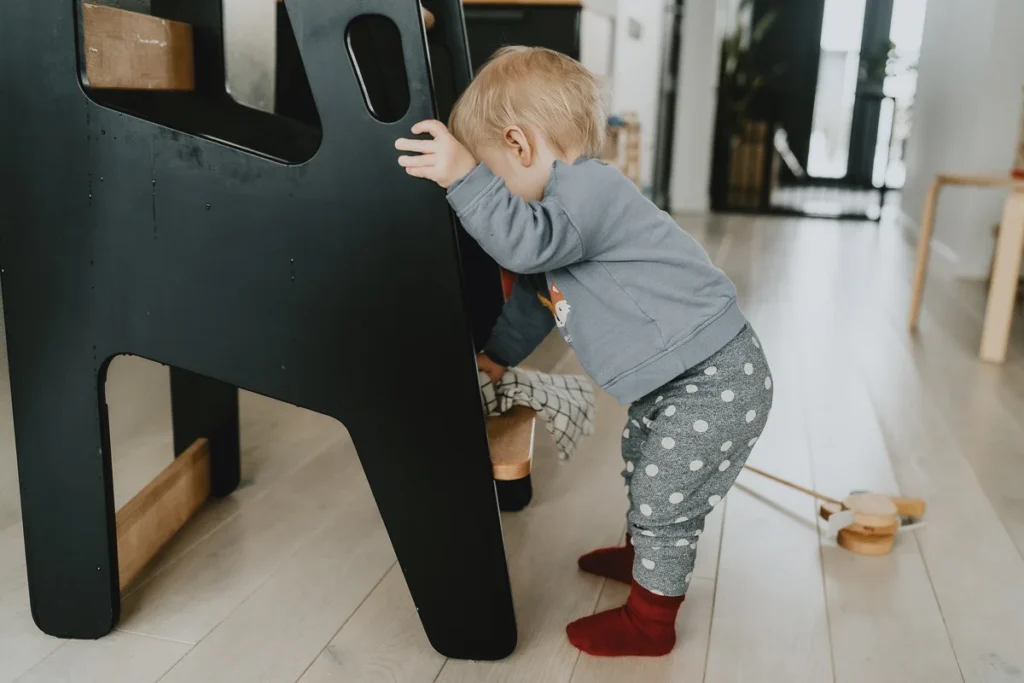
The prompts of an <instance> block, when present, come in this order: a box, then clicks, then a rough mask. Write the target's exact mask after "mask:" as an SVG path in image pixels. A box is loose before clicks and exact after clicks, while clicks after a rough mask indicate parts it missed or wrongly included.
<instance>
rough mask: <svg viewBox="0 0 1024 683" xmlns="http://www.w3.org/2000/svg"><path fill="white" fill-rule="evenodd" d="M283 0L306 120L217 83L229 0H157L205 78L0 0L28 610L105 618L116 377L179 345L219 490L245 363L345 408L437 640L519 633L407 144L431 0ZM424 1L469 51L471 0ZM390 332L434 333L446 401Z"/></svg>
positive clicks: (442, 225)
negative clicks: (390, 101) (375, 93)
mask: <svg viewBox="0 0 1024 683" xmlns="http://www.w3.org/2000/svg"><path fill="white" fill-rule="evenodd" d="M286 5H287V11H288V14H289V15H290V17H291V22H290V23H291V26H292V27H294V28H295V38H296V40H295V46H296V50H297V54H298V55H300V56H301V63H302V65H303V66H304V70H305V74H306V76H307V77H308V84H309V92H310V93H311V95H312V98H313V101H314V102H315V110H316V111H317V112H318V121H310V120H303V117H302V116H301V115H297V114H296V115H293V117H291V118H288V117H282V116H271V115H266V114H263V113H260V112H253V111H252V110H246V109H245V108H244V107H240V106H236V105H234V104H233V103H232V102H230V101H228V99H226V98H225V97H223V96H222V93H223V49H222V48H218V45H219V43H218V40H219V39H218V38H217V36H218V31H219V15H220V11H219V10H220V8H219V2H218V1H217V0H176V1H175V2H169V1H168V2H161V1H159V0H154V3H153V9H154V13H161V12H166V14H165V16H167V17H168V18H171V19H178V20H181V21H185V22H188V23H191V24H193V26H194V28H195V31H196V36H195V38H196V55H195V57H196V70H197V71H196V75H197V79H196V91H195V92H191V93H136V92H101V91H95V90H90V89H89V88H86V87H84V86H83V82H82V59H81V55H80V51H79V49H78V47H77V46H79V45H80V36H78V35H77V31H76V28H77V20H78V17H79V14H80V13H79V8H78V5H77V2H76V1H75V0H5V1H4V2H3V3H0V73H2V74H3V78H2V80H0V131H3V132H2V134H0V135H2V137H0V141H2V143H3V144H2V145H0V147H2V149H3V158H2V161H0V168H3V171H4V172H3V182H2V183H0V201H2V202H3V205H4V207H5V215H4V217H3V220H2V221H0V260H2V269H3V272H2V284H3V295H4V309H5V311H4V312H5V318H6V330H7V344H8V355H9V363H10V376H11V392H12V399H13V412H14V423H15V430H16V443H17V451H18V466H19V477H20V486H21V499H22V510H23V523H24V530H25V550H26V559H27V569H28V576H29V589H30V594H31V603H32V613H33V616H34V618H35V620H36V623H37V624H38V625H39V627H40V628H41V629H43V630H44V631H46V632H47V633H50V634H52V635H55V636H60V637H71V638H96V637H99V636H102V635H104V634H106V633H107V632H109V631H110V629H112V628H113V627H114V625H115V624H116V623H117V620H118V616H119V609H120V596H119V592H118V576H117V566H118V565H117V546H116V543H115V535H114V534H115V519H114V509H113V495H112V483H111V463H110V443H109V438H108V429H107V416H106V404H105V400H104V377H105V374H106V369H107V367H108V365H109V362H110V360H111V359H112V358H113V357H114V356H116V355H118V354H135V355H139V356H143V357H146V358H150V359H153V360H156V361H160V362H163V363H166V364H168V365H170V366H171V367H172V394H173V401H172V402H173V408H174V416H173V417H174V434H175V443H176V446H177V447H178V448H179V450H180V449H182V448H184V447H185V446H187V445H188V444H190V443H192V442H193V441H194V439H195V438H196V437H199V436H201V437H206V438H208V439H209V440H210V449H211V456H210V458H211V469H212V485H211V486H212V489H213V492H214V493H215V494H217V495H225V494H228V493H230V492H231V490H232V489H233V488H234V487H235V485H236V484H237V483H238V457H239V451H238V420H237V411H238V403H237V395H236V387H239V388H244V389H247V390H250V391H254V392H257V393H261V394H264V395H267V396H271V397H274V398H276V399H280V400H282V401H286V402H288V403H291V404H294V405H298V406H302V407H305V408H309V409H311V410H315V411H317V412H320V413H323V414H326V415H330V416H332V417H335V418H336V419H338V420H339V421H341V422H343V423H344V424H345V426H346V427H347V428H348V430H349V432H350V434H351V436H352V439H353V441H354V443H355V445H356V448H357V450H358V453H359V457H360V460H361V462H362V464H363V467H364V469H365V472H366V476H367V478H368V480H369V483H370V486H371V487H372V489H373V493H374V496H375V498H376V501H377V504H378V506H379V508H380V512H381V515H382V517H383V519H384V522H385V524H386V526H387V529H388V533H389V534H390V536H391V539H392V542H393V544H394V547H395V551H396V554H397V556H398V559H399V562H400V563H401V566H402V569H403V572H404V574H405V578H406V580H407V582H408V585H409V589H410V591H411V593H412V596H413V598H414V600H415V603H416V606H417V609H418V611H419V615H420V618H421V620H422V622H423V626H424V628H425V630H426V632H427V635H428V636H429V638H430V641H431V643H432V644H433V645H434V647H435V648H436V649H437V650H438V651H440V652H441V653H443V654H445V655H448V656H451V657H458V658H474V659H495V658H500V657H504V656H506V655H508V654H509V653H510V652H511V651H512V649H513V648H514V646H515V642H516V628H515V619H514V615H513V608H512V597H511V591H510V587H509V581H508V573H507V568H506V563H505V556H504V548H503V545H502V537H501V528H500V523H499V517H498V511H497V506H496V505H495V491H494V484H493V482H492V478H491V464H490V462H489V458H488V450H487V437H486V433H485V427H484V420H483V418H482V409H481V401H480V396H479V393H478V389H477V380H476V367H475V364H474V355H473V354H474V347H473V341H472V335H471V328H472V327H473V326H474V323H473V318H472V316H471V315H467V301H468V302H470V303H471V302H472V298H467V297H466V296H464V291H463V287H464V286H463V282H464V280H466V279H468V271H469V268H468V267H467V276H466V277H464V275H463V272H462V270H461V265H460V260H459V251H458V243H459V240H458V233H457V232H456V230H455V227H454V225H453V221H452V217H451V214H450V211H449V209H448V206H447V204H446V202H445V198H444V193H443V191H441V190H439V189H438V188H436V187H434V186H432V185H431V184H429V183H424V182H418V181H416V180H414V179H411V178H408V177H407V176H406V175H405V173H404V171H403V170H402V169H401V168H400V167H399V166H398V165H397V164H396V163H395V156H396V153H395V151H394V149H393V143H394V139H395V138H396V137H398V136H399V135H400V134H403V133H405V132H406V131H408V129H409V127H410V126H411V125H412V123H413V122H415V121H418V120H420V119H423V118H428V117H432V116H434V115H435V113H436V112H435V104H434V99H433V88H432V84H431V77H430V72H429V69H428V60H427V57H428V54H427V47H426V44H425V38H424V32H423V27H422V24H421V20H420V14H419V8H418V6H417V3H416V2H415V0H347V1H344V2H342V1H340V0H287V2H286ZM431 5H432V6H431V9H432V10H433V11H434V13H435V15H437V17H438V26H439V27H442V28H443V27H444V26H447V27H448V28H447V32H446V33H443V34H442V35H444V36H445V37H444V38H441V39H439V40H442V41H443V42H444V43H445V45H446V46H447V49H448V51H449V52H450V54H451V55H452V56H453V59H455V60H459V59H460V50H461V51H462V54H463V55H464V40H463V42H462V43H459V42H452V41H455V40H456V39H458V34H459V31H458V30H457V29H456V26H455V24H456V22H458V17H459V12H460V8H459V3H458V2H457V0H446V1H443V2H442V0H436V1H435V2H433V3H431ZM366 14H372V15H382V16H384V17H387V18H388V19H389V20H390V21H392V22H393V23H394V26H395V27H397V31H398V35H399V36H400V39H399V43H400V45H401V50H402V52H403V54H404V63H403V67H404V70H405V72H406V74H407V80H408V109H407V111H405V112H404V113H401V115H400V116H399V118H398V120H397V121H395V122H394V123H384V122H382V121H380V120H378V119H377V118H375V117H374V116H373V115H372V114H371V113H370V112H369V111H368V108H367V106H366V104H365V103H364V93H363V92H362V90H361V87H360V81H359V79H358V78H357V75H356V71H355V70H354V68H353V63H352V57H351V55H350V52H349V49H348V45H349V44H350V39H351V36H348V35H347V28H348V27H349V26H350V25H351V22H353V20H354V19H356V18H357V17H359V16H361V15H366ZM347 38H349V40H347ZM461 59H462V60H463V64H462V66H463V72H462V73H459V74H457V75H456V77H455V86H453V87H455V88H458V87H461V86H460V84H462V83H463V82H464V81H465V79H466V78H467V77H468V64H466V63H465V60H464V56H463V57H462V58H461ZM307 113H308V112H307ZM484 265H486V264H484ZM494 286H495V287H498V285H497V283H495V285H494ZM499 291H500V290H499ZM470 310H471V311H472V310H474V309H470ZM488 325H489V323H486V321H485V322H477V323H476V326H477V328H478V329H483V328H484V327H485V326H488ZM488 329H489V327H488ZM396 357H410V358H416V359H423V361H424V362H423V363H422V364H421V365H420V366H419V370H418V377H417V380H418V381H419V382H421V383H422V384H423V386H427V387H430V391H431V392H432V395H431V400H428V401H422V402H419V401H417V402H416V404H415V409H410V410H396V409H394V408H395V406H396V405H402V404H403V403H404V402H407V401H409V400H410V398H409V397H408V395H407V393H408V386H407V385H408V377H407V376H405V374H404V373H399V371H398V370H397V368H396V364H395V363H394V362H393V359H394V358H396ZM455 529H458V533H457V534H456V533H454V530H455ZM466 539H471V541H472V545H471V546H470V547H466V546H465V541H466ZM453 587H457V590H454V589H453Z"/></svg>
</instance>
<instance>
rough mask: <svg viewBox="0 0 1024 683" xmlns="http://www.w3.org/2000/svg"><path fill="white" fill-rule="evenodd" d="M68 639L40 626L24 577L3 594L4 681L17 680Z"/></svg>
mask: <svg viewBox="0 0 1024 683" xmlns="http://www.w3.org/2000/svg"><path fill="white" fill-rule="evenodd" d="M64 642H65V641H63V640H60V639H59V638H51V637H50V636H48V635H46V634H44V633H43V632H42V631H40V630H39V629H37V628H36V625H35V623H33V621H32V613H31V611H30V609H29V604H28V586H27V585H26V584H25V582H24V580H23V581H21V585H20V586H19V587H18V588H16V589H14V590H11V591H9V592H8V593H7V595H5V596H0V683H11V681H14V680H16V679H17V678H18V677H19V676H21V675H22V674H23V673H25V672H26V671H28V670H29V669H31V668H32V667H33V666H35V665H36V664H38V663H39V662H41V661H42V660H44V659H45V658H46V657H48V656H49V655H50V654H51V653H52V652H53V651H54V650H56V649H57V648H59V647H60V646H61V645H62V644H63V643H64Z"/></svg>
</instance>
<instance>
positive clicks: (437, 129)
mask: <svg viewBox="0 0 1024 683" xmlns="http://www.w3.org/2000/svg"><path fill="white" fill-rule="evenodd" d="M412 132H413V135H421V134H423V133H429V134H430V136H431V137H433V138H434V139H433V140H410V139H408V138H400V139H398V140H396V141H395V149H399V150H401V151H403V152H419V154H418V155H416V156H400V157H398V163H399V165H401V166H403V167H405V172H406V173H408V174H409V175H411V176H416V177H417V178H426V179H428V180H433V181H434V182H435V183H437V184H438V185H440V186H441V187H443V188H445V189H448V188H449V187H451V186H452V184H453V183H454V182H455V181H456V180H458V179H459V178H461V177H463V176H464V175H466V174H467V173H469V172H470V171H472V170H473V169H474V168H476V159H474V158H473V155H472V154H470V152H469V150H468V149H466V148H465V147H463V145H462V143H461V142H459V141H458V140H456V139H455V137H454V136H453V135H452V134H451V133H449V132H448V129H447V128H446V127H445V125H444V124H443V123H441V122H440V121H420V122H419V123H417V124H416V125H415V126H413V127H412Z"/></svg>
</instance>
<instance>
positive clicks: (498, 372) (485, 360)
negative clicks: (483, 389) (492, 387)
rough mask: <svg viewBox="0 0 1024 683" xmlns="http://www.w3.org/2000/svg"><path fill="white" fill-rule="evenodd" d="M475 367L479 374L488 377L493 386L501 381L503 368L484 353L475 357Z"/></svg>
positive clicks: (503, 372)
mask: <svg viewBox="0 0 1024 683" xmlns="http://www.w3.org/2000/svg"><path fill="white" fill-rule="evenodd" d="M476 366H477V367H478V368H479V369H480V372H482V373H484V374H485V375H487V376H488V377H490V378H491V381H492V382H494V383H495V384H497V383H498V382H499V381H500V380H501V377H502V375H504V374H505V370H506V368H505V366H503V365H498V364H497V363H495V362H494V361H493V360H491V357H490V356H488V355H487V354H486V353H481V354H480V355H478V356H477V357H476Z"/></svg>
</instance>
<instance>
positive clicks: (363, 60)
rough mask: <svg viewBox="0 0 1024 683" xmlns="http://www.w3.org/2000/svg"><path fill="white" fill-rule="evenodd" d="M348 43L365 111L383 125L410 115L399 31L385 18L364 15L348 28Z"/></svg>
mask: <svg viewBox="0 0 1024 683" xmlns="http://www.w3.org/2000/svg"><path fill="white" fill-rule="evenodd" d="M345 39H346V44H347V45H348V52H349V57H350V58H351V60H352V68H353V69H354V70H355V75H356V80H358V81H359V87H360V88H361V89H362V91H363V99H364V101H365V102H366V108H367V109H368V110H369V111H370V113H371V114H372V115H373V117H374V118H376V119H377V120H378V121H383V122H384V123H394V122H395V121H398V120H399V119H401V118H402V117H403V116H405V113H406V112H407V111H409V78H408V76H407V74H406V71H405V55H403V54H402V36H401V34H400V33H399V31H398V27H397V26H395V23H394V22H393V21H391V19H388V18H387V17H385V16H381V15H379V14H364V15H362V16H359V17H356V18H355V19H353V20H352V22H351V23H350V24H349V25H348V30H347V31H346V36H345Z"/></svg>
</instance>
